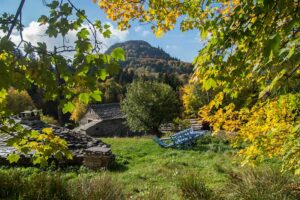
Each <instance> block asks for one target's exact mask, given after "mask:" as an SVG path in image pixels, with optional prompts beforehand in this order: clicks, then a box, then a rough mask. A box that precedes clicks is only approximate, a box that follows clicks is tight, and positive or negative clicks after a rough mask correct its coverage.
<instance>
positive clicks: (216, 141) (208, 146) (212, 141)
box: [193, 135, 231, 152]
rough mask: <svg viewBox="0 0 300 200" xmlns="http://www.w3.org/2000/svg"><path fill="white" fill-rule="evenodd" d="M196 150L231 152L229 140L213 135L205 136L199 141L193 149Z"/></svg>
mask: <svg viewBox="0 0 300 200" xmlns="http://www.w3.org/2000/svg"><path fill="white" fill-rule="evenodd" d="M193 149H194V150H199V151H208V150H210V151H213V152H220V151H225V150H230V149H231V147H230V146H229V143H228V140H226V139H224V138H222V137H219V136H212V135H204V136H202V137H200V138H199V139H198V140H197V143H196V145H195V146H194V148H193Z"/></svg>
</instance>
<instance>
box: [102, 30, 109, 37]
mask: <svg viewBox="0 0 300 200" xmlns="http://www.w3.org/2000/svg"><path fill="white" fill-rule="evenodd" d="M102 34H103V37H105V38H109V37H110V36H111V31H110V30H106V31H104V32H103V33H102Z"/></svg>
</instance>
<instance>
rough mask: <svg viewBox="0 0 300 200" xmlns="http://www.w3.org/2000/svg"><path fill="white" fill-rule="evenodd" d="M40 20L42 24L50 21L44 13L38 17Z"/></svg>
mask: <svg viewBox="0 0 300 200" xmlns="http://www.w3.org/2000/svg"><path fill="white" fill-rule="evenodd" d="M38 22H39V23H41V24H46V23H47V22H48V17H47V16H46V15H42V16H40V18H39V19H38Z"/></svg>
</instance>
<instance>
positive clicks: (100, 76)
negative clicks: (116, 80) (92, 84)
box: [98, 69, 109, 81]
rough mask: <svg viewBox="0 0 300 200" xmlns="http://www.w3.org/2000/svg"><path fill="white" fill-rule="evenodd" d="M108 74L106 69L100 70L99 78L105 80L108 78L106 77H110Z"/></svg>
mask: <svg viewBox="0 0 300 200" xmlns="http://www.w3.org/2000/svg"><path fill="white" fill-rule="evenodd" d="M108 76H109V74H108V73H107V71H106V70H105V69H101V70H99V73H98V78H100V79H101V80H102V81H104V80H105V79H106V77H108Z"/></svg>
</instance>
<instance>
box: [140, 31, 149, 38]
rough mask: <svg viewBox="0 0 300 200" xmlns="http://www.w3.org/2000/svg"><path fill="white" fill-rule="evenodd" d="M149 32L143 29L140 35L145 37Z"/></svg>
mask: <svg viewBox="0 0 300 200" xmlns="http://www.w3.org/2000/svg"><path fill="white" fill-rule="evenodd" d="M149 34H150V31H143V32H142V36H143V37H147V36H148V35H149Z"/></svg>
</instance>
